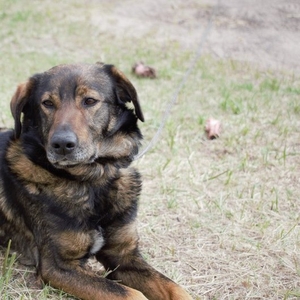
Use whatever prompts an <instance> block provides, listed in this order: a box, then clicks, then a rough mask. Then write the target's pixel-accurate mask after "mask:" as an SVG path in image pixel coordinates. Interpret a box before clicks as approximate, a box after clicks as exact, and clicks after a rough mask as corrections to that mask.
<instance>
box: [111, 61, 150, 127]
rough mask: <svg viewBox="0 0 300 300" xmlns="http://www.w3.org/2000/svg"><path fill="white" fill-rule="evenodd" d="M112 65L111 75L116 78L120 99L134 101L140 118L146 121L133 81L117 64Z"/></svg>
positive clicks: (136, 112)
mask: <svg viewBox="0 0 300 300" xmlns="http://www.w3.org/2000/svg"><path fill="white" fill-rule="evenodd" d="M110 67H111V70H110V71H111V75H112V77H113V78H114V80H115V83H116V93H117V96H118V97H119V99H120V100H121V101H122V102H124V103H126V102H132V103H133V106H134V111H135V114H136V116H137V117H138V119H140V120H141V121H142V122H144V120H145V119H144V115H143V112H142V109H141V106H140V103H139V100H138V95H137V92H136V90H135V88H134V86H133V85H132V83H131V82H130V81H129V80H128V78H126V76H125V75H124V74H123V73H122V72H121V71H119V70H118V69H117V68H116V67H115V66H110Z"/></svg>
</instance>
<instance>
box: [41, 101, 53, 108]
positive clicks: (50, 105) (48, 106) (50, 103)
mask: <svg viewBox="0 0 300 300" xmlns="http://www.w3.org/2000/svg"><path fill="white" fill-rule="evenodd" d="M42 104H43V105H44V106H45V107H47V108H52V107H54V104H53V102H52V101H51V100H45V101H43V102H42Z"/></svg>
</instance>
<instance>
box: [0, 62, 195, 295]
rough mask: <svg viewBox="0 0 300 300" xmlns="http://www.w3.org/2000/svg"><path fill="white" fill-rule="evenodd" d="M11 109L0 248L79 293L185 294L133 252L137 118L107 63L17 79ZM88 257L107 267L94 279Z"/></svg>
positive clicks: (2, 151) (0, 184) (129, 95)
mask: <svg viewBox="0 0 300 300" xmlns="http://www.w3.org/2000/svg"><path fill="white" fill-rule="evenodd" d="M127 102H132V103H133V106H134V109H129V108H128V107H127V105H126V103H127ZM11 111H12V114H13V117H14V120H15V128H14V130H8V131H5V130H4V131H3V130H2V132H1V133H0V160H1V161H0V243H1V245H3V246H5V245H7V243H8V241H9V240H11V241H12V248H13V249H14V250H15V251H17V252H18V253H19V254H20V261H21V262H23V263H24V264H27V265H35V266H36V268H37V271H38V275H39V276H40V277H41V278H42V280H43V281H44V282H46V283H49V284H51V285H52V286H54V287H56V288H59V289H62V290H64V291H66V292H67V293H70V294H72V295H75V296H76V297H79V298H81V299H86V300H100V299H101V300H114V299H116V300H117V299H135V300H142V299H152V300H167V299H172V300H188V299H192V298H191V297H190V296H189V295H188V294H187V293H186V292H185V291H184V290H183V289H182V288H181V287H179V286H178V285H177V284H175V283H174V282H173V281H171V280H170V279H168V278H166V277H165V276H164V275H162V274H160V273H159V272H157V271H156V270H154V269H153V268H152V267H150V266H149V265H148V264H147V263H146V262H145V261H144V259H143V258H142V256H141V254H140V252H139V249H138V234H137V228H136V227H137V226H136V223H135V219H136V215H137V205H138V198H139V194H140V191H141V179H140V175H139V173H138V172H137V171H136V170H135V169H134V168H131V167H129V165H130V163H131V162H132V160H133V158H134V156H135V155H136V154H137V153H138V148H139V145H140V140H141V138H142V135H141V133H140V130H139V129H138V126H137V121H138V119H139V120H141V121H143V120H144V117H143V113H142V110H141V108H140V105H139V102H138V97H137V93H136V90H135V88H134V87H133V85H132V84H131V83H130V81H129V80H128V79H127V78H126V77H125V76H124V75H123V74H122V73H121V72H120V71H118V70H117V69H116V68H115V67H114V66H112V65H105V64H102V63H97V64H93V65H89V64H74V65H60V66H57V67H54V68H52V69H50V70H48V71H46V72H44V73H41V74H36V75H34V76H32V77H31V78H29V79H28V81H27V82H26V83H24V84H21V85H19V86H18V88H17V90H16V92H15V94H14V96H13V98H12V101H11ZM91 256H95V257H96V259H97V260H98V261H99V262H100V263H101V264H102V265H103V266H104V267H105V268H106V269H109V270H114V271H113V272H110V273H109V275H108V276H107V277H106V278H103V277H100V276H97V275H96V274H95V273H93V272H92V271H91V270H89V269H88V267H87V266H86V261H87V259H88V258H89V257H91Z"/></svg>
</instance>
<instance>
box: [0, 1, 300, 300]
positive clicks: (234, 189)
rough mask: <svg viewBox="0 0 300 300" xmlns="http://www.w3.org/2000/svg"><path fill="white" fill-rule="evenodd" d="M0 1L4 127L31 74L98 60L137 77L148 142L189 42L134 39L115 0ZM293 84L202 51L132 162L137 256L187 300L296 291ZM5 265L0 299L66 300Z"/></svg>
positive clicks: (298, 154) (298, 245)
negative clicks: (209, 133)
mask: <svg viewBox="0 0 300 300" xmlns="http://www.w3.org/2000/svg"><path fill="white" fill-rule="evenodd" d="M0 7H1V8H3V9H2V10H1V13H0V20H1V28H0V39H1V41H2V42H1V44H0V51H1V57H0V68H1V70H2V72H1V75H0V76H1V80H0V93H1V99H2V100H1V102H0V112H1V113H0V123H1V125H6V126H12V125H13V122H12V118H11V115H10V111H9V101H10V98H11V96H12V94H13V92H14V90H15V88H16V86H17V84H18V83H19V82H22V81H24V80H26V78H27V77H28V76H30V75H31V74H34V73H36V72H40V71H44V70H46V69H48V68H50V67H51V66H53V65H57V64H60V63H70V62H77V61H86V62H95V61H105V62H107V63H113V64H115V65H116V66H118V68H120V69H121V70H122V71H124V72H125V73H126V75H127V76H128V77H129V78H130V80H132V82H133V84H134V85H135V87H136V89H137V91H138V94H139V98H140V101H141V104H142V107H143V110H144V113H145V118H146V122H145V123H144V124H141V129H142V131H143V133H144V138H145V141H144V145H145V146H146V145H147V143H148V142H149V141H150V140H151V138H152V137H153V135H154V134H155V132H156V130H157V128H158V127H159V125H160V122H161V117H162V115H163V111H164V109H165V107H166V105H167V103H168V101H170V99H171V98H172V96H173V94H174V91H175V90H176V88H177V87H178V85H179V84H180V82H181V80H182V78H183V75H184V72H185V71H186V68H187V67H188V65H189V62H190V59H191V58H192V57H193V49H186V48H185V47H183V46H182V45H181V44H180V43H179V42H178V41H174V40H171V39H168V38H165V39H164V40H162V39H158V38H156V37H157V33H156V31H155V30H153V29H152V30H149V31H148V34H144V35H141V36H139V35H136V34H135V32H126V31H125V29H124V28H123V27H122V26H118V27H117V25H116V27H115V28H114V27H113V25H112V24H115V23H117V22H118V17H117V14H116V13H115V9H116V7H115V6H114V5H113V3H108V2H105V3H104V2H101V3H100V4H99V3H98V2H96V1H90V2H85V4H83V3H82V2H81V1H69V2H61V1H60V2H59V1H42V2H41V1H37V0H35V1H31V2H28V3H26V5H24V2H22V1H20V0H14V1H13V0H10V1H4V0H0ZM141 26H142V25H141ZM116 29H118V30H116ZM195 48H196V43H195ZM139 60H143V61H145V62H146V63H148V64H151V65H152V66H154V67H155V68H156V69H157V71H158V78H157V79H156V80H146V79H137V78H135V77H134V76H133V75H132V74H131V73H130V70H131V66H132V64H133V63H134V62H136V61H139ZM299 86H300V78H299V76H297V75H294V74H288V73H283V72H278V71H277V72H273V71H271V70H260V69H259V68H258V67H257V66H255V65H251V64H248V63H241V62H237V61H234V60H230V59H228V60H217V59H215V58H213V57H211V56H209V55H203V56H202V58H201V59H200V60H199V61H198V62H197V64H196V65H195V68H194V70H193V72H192V73H191V75H190V78H189V80H188V82H187V83H186V85H185V86H184V88H183V90H182V91H181V93H180V95H179V98H178V101H177V102H176V104H175V105H174V107H173V108H172V111H171V116H170V118H169V119H168V121H167V123H166V126H165V128H164V130H163V132H162V134H161V137H160V139H159V141H158V143H157V144H156V145H155V147H154V148H153V149H151V150H150V151H149V152H148V153H147V154H146V155H145V156H144V157H143V158H141V159H140V160H139V161H137V162H136V163H135V165H136V166H137V167H138V168H139V169H140V171H141V172H142V174H143V178H144V183H143V193H142V195H141V204H140V212H139V227H140V236H141V241H140V243H141V248H142V251H143V255H144V257H145V258H146V259H147V261H149V262H150V263H151V264H152V265H153V266H155V267H156V268H158V269H160V270H161V271H162V272H164V273H165V274H167V275H168V276H170V277H171V278H172V279H174V280H175V281H177V282H178V283H180V284H181V285H182V286H184V287H185V288H186V289H187V290H189V292H190V293H191V294H192V295H193V297H194V298H195V299H197V297H199V296H200V295H201V297H202V299H218V300H219V299H253V298H254V299H297V298H299V297H300V296H299V289H300V286H299V281H300V278H299V276H300V267H299V266H300V259H299V249H300V231H299V222H300V217H299V206H300V203H299V202H300V190H299V178H300V171H299V164H300V150H299V133H300V129H299V128H300V121H299V120H300V119H299V116H300V101H299ZM209 117H214V118H217V119H219V120H220V121H221V124H222V132H221V135H220V138H219V139H217V140H213V141H209V140H207V139H206V138H205V135H204V125H205V121H206V119H207V118H209ZM4 257H5V255H4V254H3V255H2V256H0V263H1V264H2V265H3V262H4V261H5V259H4ZM13 263H14V257H11V258H10V259H8V260H6V263H5V264H4V265H5V267H4V268H2V277H1V279H0V298H1V299H24V300H25V299H26V300H27V299H68V297H69V296H67V295H65V294H63V293H61V292H59V291H56V290H54V289H52V288H50V287H45V288H44V289H42V290H39V289H34V288H32V287H30V286H29V285H28V284H27V282H28V281H27V276H28V274H29V275H30V274H32V272H33V270H30V269H24V268H23V267H21V266H19V265H18V264H16V263H14V264H13ZM198 299H200V298H198Z"/></svg>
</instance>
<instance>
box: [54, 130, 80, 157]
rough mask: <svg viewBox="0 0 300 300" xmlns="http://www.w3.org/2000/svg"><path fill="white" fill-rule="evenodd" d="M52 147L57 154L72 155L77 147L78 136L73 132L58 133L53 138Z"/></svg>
mask: <svg viewBox="0 0 300 300" xmlns="http://www.w3.org/2000/svg"><path fill="white" fill-rule="evenodd" d="M51 147H52V148H53V150H54V151H55V153H56V154H59V155H67V154H70V153H71V152H73V150H74V149H75V148H76V147H77V136H76V135H75V133H74V132H72V131H58V132H56V133H54V134H53V136H52V138H51Z"/></svg>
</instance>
